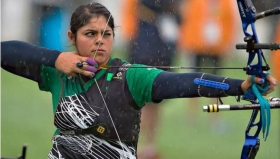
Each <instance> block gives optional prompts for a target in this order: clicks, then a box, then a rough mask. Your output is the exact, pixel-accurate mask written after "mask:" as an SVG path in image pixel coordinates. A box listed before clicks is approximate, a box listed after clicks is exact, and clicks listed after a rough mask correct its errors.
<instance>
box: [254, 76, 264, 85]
mask: <svg viewBox="0 0 280 159" xmlns="http://www.w3.org/2000/svg"><path fill="white" fill-rule="evenodd" d="M254 82H255V83H258V84H263V83H264V82H265V80H264V79H262V78H259V77H255V78H254Z"/></svg>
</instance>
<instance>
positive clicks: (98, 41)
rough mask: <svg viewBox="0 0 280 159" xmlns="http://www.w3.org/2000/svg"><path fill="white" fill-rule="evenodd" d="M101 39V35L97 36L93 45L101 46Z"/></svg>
mask: <svg viewBox="0 0 280 159" xmlns="http://www.w3.org/2000/svg"><path fill="white" fill-rule="evenodd" d="M102 39H103V37H102V34H101V35H99V36H98V38H97V40H96V42H95V44H96V45H101V44H103V40H102Z"/></svg>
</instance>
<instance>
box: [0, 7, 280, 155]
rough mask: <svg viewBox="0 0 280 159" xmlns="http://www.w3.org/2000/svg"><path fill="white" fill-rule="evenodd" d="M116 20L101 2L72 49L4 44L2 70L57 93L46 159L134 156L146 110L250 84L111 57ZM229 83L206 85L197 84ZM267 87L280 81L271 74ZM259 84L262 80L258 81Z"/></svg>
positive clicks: (74, 29) (88, 12) (76, 27)
mask: <svg viewBox="0 0 280 159" xmlns="http://www.w3.org/2000/svg"><path fill="white" fill-rule="evenodd" d="M114 29H115V24H114V18H113V17H112V16H111V13H110V12H109V11H108V10H107V8H106V7H104V6H103V5H101V4H99V3H89V4H84V5H81V6H79V7H78V8H77V9H76V10H75V11H74V13H73V14H72V17H71V21H70V30H69V31H68V33H67V35H68V37H69V39H70V42H71V44H72V45H74V46H75V48H76V51H75V52H68V53H62V52H60V51H57V50H50V49H47V48H42V47H39V46H35V45H31V44H28V43H25V42H21V41H5V42H1V47H2V49H1V51H2V54H1V67H2V68H3V69H5V70H7V71H9V72H11V73H13V74H16V75H19V76H21V77H24V78H27V79H30V80H33V81H35V82H37V83H38V84H39V89H40V90H42V91H47V92H50V93H51V94H52V101H53V111H54V125H55V126H56V128H57V131H56V133H55V135H54V136H53V140H52V142H53V147H52V149H51V150H50V152H49V154H48V158H50V159H52V158H67V159H70V158H77V159H82V158H110V159H120V158H122V159H123V158H130V159H135V158H137V155H136V153H137V143H138V135H139V131H140V127H139V125H140V117H141V108H143V107H144V106H145V103H147V102H161V101H162V100H164V99H171V98H191V97H209V98H210V97H226V96H238V95H242V94H243V93H244V92H245V91H246V90H247V89H248V88H249V87H250V86H251V84H252V81H251V80H250V79H251V77H250V76H249V77H248V78H247V79H246V80H240V79H232V78H225V77H221V76H215V75H211V74H205V73H171V72H166V71H163V70H160V69H156V68H147V67H145V66H143V65H138V64H133V65H131V64H129V63H127V62H125V61H123V60H121V59H117V58H113V57H112V56H111V55H112V45H113V41H114V35H115V34H114ZM195 79H199V80H200V81H204V82H206V83H207V81H211V83H214V84H215V85H218V86H220V85H226V86H228V87H227V89H219V88H217V87H215V86H210V87H209V86H204V85H203V83H201V82H199V83H197V84H194V80H195ZM266 80H268V81H269V83H270V89H269V90H268V91H267V92H266V93H265V94H268V93H270V92H272V91H273V90H274V87H275V85H276V80H275V79H274V78H273V77H272V76H270V75H268V76H267V79H266ZM253 82H256V83H259V84H261V83H263V82H264V79H260V78H257V77H256V78H254V81H253Z"/></svg>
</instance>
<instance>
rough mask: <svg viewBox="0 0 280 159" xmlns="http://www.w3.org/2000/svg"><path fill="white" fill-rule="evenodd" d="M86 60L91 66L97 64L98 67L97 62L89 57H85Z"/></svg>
mask: <svg viewBox="0 0 280 159" xmlns="http://www.w3.org/2000/svg"><path fill="white" fill-rule="evenodd" d="M86 62H87V63H88V64H89V65H91V66H97V67H98V64H97V62H96V61H95V60H94V59H93V58H91V57H89V58H87V60H86Z"/></svg>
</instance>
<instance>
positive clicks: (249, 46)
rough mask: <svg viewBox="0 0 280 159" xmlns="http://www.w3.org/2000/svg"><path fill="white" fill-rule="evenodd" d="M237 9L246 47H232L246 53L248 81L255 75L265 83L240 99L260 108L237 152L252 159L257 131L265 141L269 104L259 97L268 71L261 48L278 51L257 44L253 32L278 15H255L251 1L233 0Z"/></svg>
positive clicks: (276, 11) (257, 142) (275, 11)
mask: <svg viewBox="0 0 280 159" xmlns="http://www.w3.org/2000/svg"><path fill="white" fill-rule="evenodd" d="M237 6H238V10H239V13H240V18H241V22H242V29H243V32H244V34H245V37H244V41H245V42H246V44H237V45H236V48H237V49H246V52H248V54H249V55H248V61H247V66H246V69H245V71H246V74H247V75H251V76H252V82H253V80H254V79H253V78H254V77H255V76H258V77H261V78H263V79H264V80H265V82H264V84H263V85H261V86H260V85H257V84H253V85H252V87H251V88H250V89H249V90H248V91H247V92H245V94H244V95H243V98H242V99H243V100H247V101H250V102H251V103H252V104H259V105H260V120H259V121H258V122H255V121H256V117H257V115H258V113H259V109H254V110H253V112H252V115H251V118H250V121H249V124H248V126H247V128H246V131H245V143H244V145H243V149H242V153H241V159H253V158H255V156H256V154H257V152H258V149H259V146H260V139H259V137H258V136H259V133H260V131H261V130H262V132H263V137H264V140H266V139H267V136H268V134H269V129H270V105H271V104H270V103H269V102H268V101H267V100H265V99H264V98H263V97H262V93H264V92H265V91H266V90H267V89H268V82H267V80H266V76H267V73H265V72H264V71H268V70H269V69H270V68H269V65H268V64H267V62H266V60H265V57H264V55H263V52H262V49H270V50H277V49H279V45H278V44H264V43H259V40H258V36H257V32H256V29H255V21H256V20H258V19H261V18H264V17H267V16H270V15H274V14H279V13H280V7H278V8H274V9H271V10H268V11H264V12H261V13H257V11H256V9H255V7H254V5H253V3H252V1H251V0H237ZM249 26H251V33H250V32H249V31H248V27H249ZM255 56H256V57H257V63H256V64H252V63H253V60H254V58H255ZM263 64H264V65H263ZM255 126H257V130H256V131H255V133H253V135H251V134H250V131H251V128H253V127H255Z"/></svg>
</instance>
